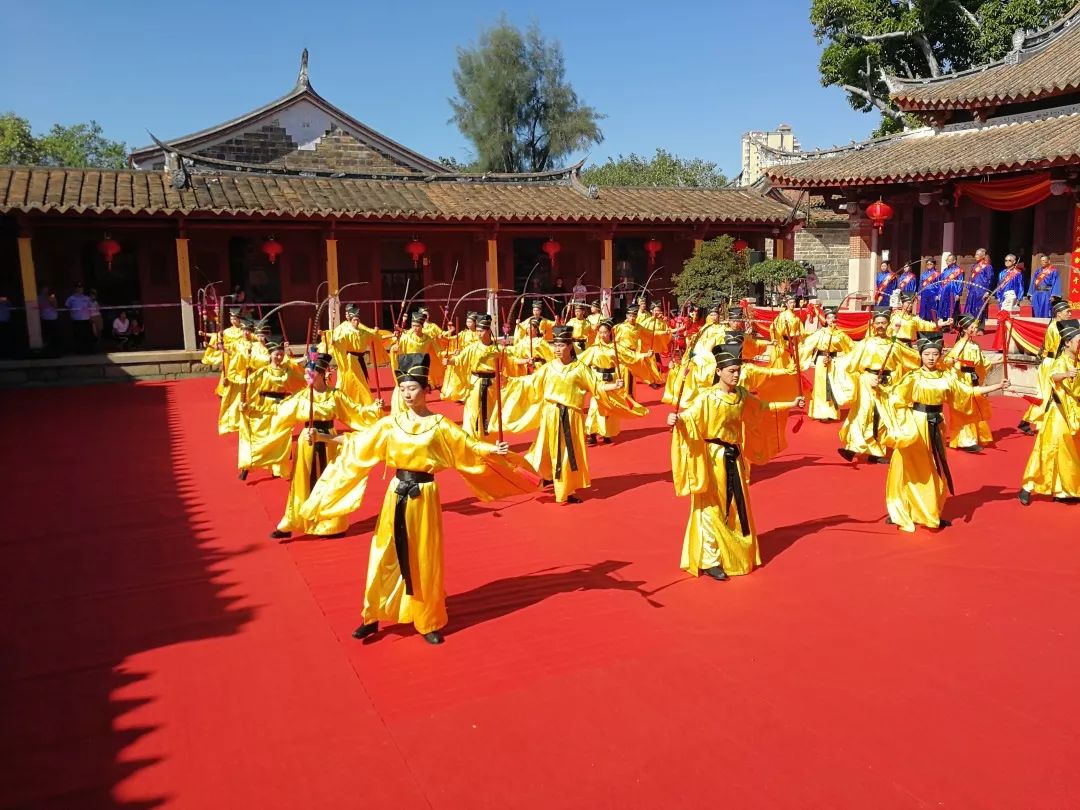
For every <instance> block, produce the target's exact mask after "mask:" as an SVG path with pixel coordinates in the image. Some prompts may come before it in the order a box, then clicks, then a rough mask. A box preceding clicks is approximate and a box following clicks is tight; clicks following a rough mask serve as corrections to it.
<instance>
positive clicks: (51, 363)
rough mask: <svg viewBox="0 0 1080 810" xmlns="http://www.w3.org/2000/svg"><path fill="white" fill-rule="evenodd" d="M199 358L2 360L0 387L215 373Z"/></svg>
mask: <svg viewBox="0 0 1080 810" xmlns="http://www.w3.org/2000/svg"><path fill="white" fill-rule="evenodd" d="M201 357H202V352H185V351H159V352H111V353H109V354H91V355H76V356H72V357H55V358H53V357H50V358H44V359H40V360H4V361H0V387H3V388H18V387H22V386H31V385H84V384H86V383H99V382H100V383H105V382H138V381H145V380H177V379H180V378H182V377H211V376H216V374H217V371H216V370H214V369H211V368H209V367H207V366H204V365H203V364H202V363H200V362H199V360H200V358H201Z"/></svg>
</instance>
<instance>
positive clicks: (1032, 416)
mask: <svg viewBox="0 0 1080 810" xmlns="http://www.w3.org/2000/svg"><path fill="white" fill-rule="evenodd" d="M1071 319H1072V309H1071V308H1070V307H1069V302H1068V301H1064V300H1062V299H1061V298H1056V297H1055V298H1054V299H1053V302H1052V303H1051V304H1050V323H1048V324H1047V325H1046V334H1045V335H1044V336H1043V345H1042V351H1041V352H1040V353H1039V357H1040V361H1039V377H1038V379H1039V397H1040V398H1041V399H1042V404H1032V405H1030V406H1029V407H1028V409H1027V411H1026V412H1025V413H1024V418H1023V419H1021V420H1020V424H1019V425H1018V426H1017V427H1019V428H1020V430H1021V432H1023V433H1026V434H1027V435H1028V436H1034V435H1035V429H1034V427H1033V425H1035V424H1036V423H1037V422H1039V421H1040V419H1041V417H1042V415H1043V412H1044V410H1045V407H1046V404H1047V401H1048V399H1049V397H1050V367H1051V366H1052V365H1053V364H1054V359H1055V358H1056V357H1057V356H1058V350H1059V348H1060V346H1061V333H1060V332H1058V324H1060V323H1061V321H1066V320H1071Z"/></svg>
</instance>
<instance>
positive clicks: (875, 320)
mask: <svg viewBox="0 0 1080 810" xmlns="http://www.w3.org/2000/svg"><path fill="white" fill-rule="evenodd" d="M914 305H915V295H914V294H911V293H904V294H902V295H901V296H900V301H899V305H898V307H897V308H896V309H892V308H889V307H881V308H878V309H875V310H874V311H873V312H872V313H871V315H870V323H869V328H868V332H867V335H866V337H865V338H863V339H862V340H859V341H853V340H852V338H851V337H850V336H849V335H848V334H847V333H846V332H845V331H844V330H842V329H841V328H840V327H839V326H838V325H837V311H836V310H835V309H828V308H827V309H825V310H823V313H824V315H823V319H822V322H821V323H820V324H819V325H818V328H816V329H814V330H813V331H810V330H809V329H808V326H807V323H804V320H803V319H802V318H800V317H799V314H798V313H797V312H796V310H795V300H794V298H792V297H789V298H788V299H786V300H785V306H784V309H783V310H782V311H781V312H780V313H779V314H778V315H777V317H776V318H775V319H774V320H773V321H772V322H771V324H770V325H769V330H768V337H767V338H764V339H763V338H759V337H758V336H756V335H755V334H754V332H753V329H752V326H753V321H752V318H751V317H750V311H749V309H747V308H746V307H732V308H729V307H728V306H726V305H717V306H714V307H712V308H711V309H710V310H708V312H707V313H705V315H704V319H703V320H702V319H701V313H700V312H698V311H697V310H696V309H695V308H693V307H690V308H689V310H688V312H687V315H686V316H685V317H683V318H681V319H680V320H679V322H678V323H677V324H676V325H673V324H672V322H670V321H669V319H667V318H665V317H664V313H663V309H662V307H660V306H659V305H655V306H653V307H651V308H648V309H647V308H646V302H645V300H644V299H641V300H640V301H639V302H638V306H637V308H636V309H635V308H633V307H632V308H631V309H630V311H629V312H627V313H626V315H625V317H624V318H623V319H621V322H620V323H619V324H615V323H614V322H613V321H612V320H611V319H610V318H607V317H605V316H604V315H603V314H601V313H600V311H599V309H600V308H599V306H591V307H587V306H585V305H578V306H576V307H575V308H574V309H575V312H574V316H573V317H572V318H569V319H568V320H567V322H566V323H565V324H563V323H558V322H557V321H552V320H548V319H546V318H545V317H544V316H543V309H542V306H541V305H540V304H539V303H537V305H536V306H534V308H533V314H532V316H530V317H528V318H525V319H523V320H522V321H521V322H520V323H518V324H516V325H515V327H514V336H513V338H512V340H506V339H498V338H497V337H496V333H495V329H494V328H493V324H492V319H491V317H490V316H489V315H486V314H481V313H470V314H469V316H468V318H467V320H466V327H465V328H464V329H463V330H461V332H460V333H458V332H456V331H455V330H454V329H452V328H450V327H449V326H448V327H447V328H440V327H438V326H437V325H435V324H432V323H431V322H430V320H429V318H428V315H427V312H426V311H425V310H424V309H423V308H420V309H418V310H417V311H415V312H414V313H412V315H411V324H410V328H409V329H408V330H404V331H398V332H386V331H383V330H379V329H375V328H372V327H369V326H367V325H365V324H363V323H362V322H361V320H360V314H359V310H358V309H357V308H356V307H353V306H350V307H348V308H347V309H346V320H345V321H343V322H342V323H341V324H339V325H338V326H337V327H336V328H334V329H333V330H328V331H326V332H324V333H322V335H321V336H320V338H319V340H318V342H317V343H316V342H314V341H313V342H312V345H311V346H310V347H309V350H308V353H307V355H305V357H303V358H301V359H296V358H293V357H292V356H290V354H289V353H288V352H287V348H288V347H287V346H286V345H285V344H284V342H283V341H282V340H281V339H280V337H278V336H273V335H270V334H269V330H267V329H266V328H265V326H264V325H262V324H256V323H253V322H251V321H244V320H242V319H241V318H240V317H239V313H237V314H236V316H235V317H234V318H233V322H232V325H231V326H230V327H229V328H228V329H225V330H224V331H223V332H222V333H221V334H220V335H216V336H213V340H212V342H211V344H210V346H209V348H208V349H207V351H206V354H205V356H204V362H205V363H207V364H209V365H220V367H221V375H220V378H219V383H218V389H217V392H218V394H219V395H220V397H221V405H220V412H219V426H218V427H219V432H221V433H232V432H236V433H237V434H238V435H239V454H238V466H239V468H240V476H241V478H244V477H246V476H247V474H248V473H249V471H251V470H254V469H265V470H268V471H269V472H271V473H272V474H273V475H276V476H280V477H282V478H288V479H289V480H290V487H289V492H288V496H287V500H286V506H285V509H284V514H283V516H282V519H281V521H280V522H279V523H278V525H277V527H276V528H275V529H274V531H273V532H272V533H271V536H272V537H274V538H286V537H289V536H290V535H291V534H292V533H294V532H299V533H303V534H309V535H316V536H322V537H340V536H343V534H344V532H345V530H346V528H347V521H348V517H349V515H350V514H351V513H352V512H354V511H355V510H356V509H357V508H358V507H359V506H360V504H361V502H362V500H363V498H364V495H365V492H366V488H367V483H368V476H369V474H370V473H371V471H372V470H373V469H374V468H375V467H376V466H377V465H379V464H383V465H385V466H386V468H387V469H393V470H395V474H394V475H395V481H394V483H393V484H392V485H391V486H390V487H389V488H388V490H387V492H386V495H385V498H384V500H383V505H382V509H381V511H380V514H379V518H378V523H377V526H376V529H375V535H374V537H373V539H372V544H371V554H370V558H369V566H368V572H367V582H366V586H365V592H364V603H363V621H362V623H361V625H360V626H359V627H358V628H357V630H356V631H355V633H354V636H355V637H356V638H360V639H366V638H368V637H370V636H372V635H373V634H374V633H376V632H377V631H378V628H379V623H380V622H384V623H387V622H400V623H410V622H411V623H412V624H414V625H415V627H416V629H417V631H418V632H419V633H420V634H421V635H423V637H424V638H425V639H426V640H427V641H428V642H430V643H435V644H437V643H441V642H442V640H443V637H442V633H441V630H442V628H444V627H445V625H446V624H447V616H446V607H445V590H444V585H443V575H442V519H441V506H440V501H439V490H438V486H437V484H436V481H435V474H436V473H438V472H440V471H442V470H446V469H450V468H453V469H456V470H457V471H458V472H459V473H460V474H461V475H462V477H463V478H464V480H465V481H466V483H467V485H468V486H469V487H470V489H471V490H472V491H473V492H474V493H475V494H476V495H477V497H479V498H481V499H485V500H493V499H500V498H507V497H511V496H515V495H527V494H530V493H536V492H537V491H538V489H545V488H548V487H551V488H552V490H553V493H554V500H555V501H556V502H557V503H562V504H573V503H579V502H580V496H579V495H578V494H577V493H579V492H581V491H583V490H586V489H588V488H589V486H590V478H589V467H588V456H587V448H588V447H590V446H596V445H598V444H603V443H608V442H610V441H611V440H612V439H614V438H615V437H617V436H618V435H619V433H620V430H621V425H622V423H623V421H624V420H626V419H631V418H640V417H642V416H645V415H646V414H647V413H648V410H647V409H646V408H645V407H644V406H643V405H641V403H639V402H638V401H637V400H636V399H635V398H634V396H633V386H634V384H635V381H636V382H637V384H645V385H649V386H653V387H656V388H661V387H662V388H663V389H664V390H663V394H662V397H661V401H662V402H663V403H665V404H667V405H669V406H671V407H672V409H673V410H672V412H671V413H669V415H668V417H667V424H668V425H669V427H670V428H671V429H672V442H671V463H672V474H673V482H674V486H675V491H676V493H677V494H678V495H683V496H689V498H690V519H689V521H688V524H687V527H686V531H685V533H684V538H683V547H682V558H681V567H682V568H683V569H684V570H686V571H688V572H689V573H690V574H693V575H695V576H696V575H699V574H705V575H706V576H708V577H711V578H712V579H715V580H721V581H722V580H726V579H728V578H729V577H730V576H733V575H742V574H747V573H749V572H751V571H752V570H753V569H754V568H755V567H756V566H758V565H760V555H759V551H758V542H757V533H756V530H755V526H754V518H753V511H752V509H751V507H750V500H749V484H750V478H751V470H752V467H753V465H755V464H758V465H760V464H762V463H765V462H767V461H768V460H769V459H771V458H773V457H774V456H775V455H776V454H777V453H779V452H781V451H782V450H783V449H784V448H785V447H786V444H787V432H788V431H787V420H788V415H789V413H790V412H791V411H792V409H795V408H804V407H805V409H806V416H807V417H809V418H810V419H814V420H819V421H822V422H841V420H842V423H841V426H840V441H841V445H842V446H841V447H840V448H839V452H840V454H841V455H842V456H843V457H844V458H845V459H847V460H849V461H855V460H857V459H860V458H865V459H867V461H869V462H870V463H881V464H888V465H889V471H888V475H887V481H886V493H885V501H886V506H887V511H888V517H887V519H886V521H887V522H888V523H891V524H894V525H896V526H897V527H898V528H899V529H901V530H904V531H908V532H910V531H914V530H915V527H916V525H922V526H925V527H928V528H932V529H936V528H942V527H945V526H948V525H949V523H948V521H947V520H945V519H943V518H942V517H941V512H942V508H943V507H944V505H945V502H946V498H947V496H948V494H949V493H952V492H953V489H954V483H953V479H952V475H951V472H950V469H949V463H948V457H947V450H946V442H948V446H949V447H952V448H955V449H958V450H965V451H968V452H973V453H977V452H979V451H980V450H981V448H982V447H983V446H985V445H987V444H989V443H990V442H992V441H993V437H992V434H991V433H990V427H989V417H990V403H989V400H988V399H987V395H989V394H991V393H993V392H995V391H998V390H1001V389H1003V388H1006V387H1008V382H1007V381H1002V382H1001V383H998V384H996V385H986V384H984V383H985V377H986V374H987V372H988V370H989V362H988V360H987V358H985V357H984V356H983V354H982V351H981V350H980V349H979V347H978V346H977V345H976V343H975V342H974V341H973V340H972V337H973V336H974V334H975V333H976V331H977V329H978V327H979V322H978V318H977V317H974V316H971V315H967V314H965V315H961V316H960V317H959V318H958V319H957V320H956V322H955V326H956V327H957V329H958V332H959V334H958V337H957V340H956V342H955V344H954V345H953V346H952V347H950V348H949V349H948V350H946V349H945V347H944V341H943V338H942V334H941V332H940V329H941V328H942V327H945V326H949V325H953V322H952V320H951V319H944V320H941V319H939V320H935V321H928V320H926V319H924V318H921V317H920V316H919V315H918V314H916V313H915V312H914V311H913V309H914ZM590 309H592V310H593V312H592V313H591V314H590V313H589V310H590ZM1053 309H1054V315H1055V320H1054V321H1053V322H1052V323H1051V324H1050V327H1049V329H1048V331H1047V339H1046V342H1045V345H1044V351H1043V353H1044V359H1043V362H1042V366H1041V367H1040V386H1041V387H1042V390H1041V391H1040V395H1041V397H1040V400H1039V404H1038V405H1032V407H1031V408H1030V409H1029V412H1028V413H1027V414H1025V417H1024V422H1023V423H1022V427H1024V428H1025V430H1026V431H1030V432H1032V433H1036V434H1037V438H1036V441H1035V447H1034V449H1033V450H1032V453H1031V458H1030V460H1029V462H1028V464H1027V468H1026V469H1025V472H1024V478H1023V483H1022V488H1021V490H1020V495H1019V497H1020V500H1021V502H1022V503H1024V504H1025V505H1026V504H1028V503H1030V500H1031V495H1032V494H1040V495H1048V496H1052V497H1055V498H1057V499H1059V500H1065V501H1075V500H1077V499H1080V382H1078V380H1077V354H1078V351H1080V324H1078V322H1077V321H1076V320H1074V319H1072V318H1071V312H1070V311H1069V309H1068V305H1067V303H1065V302H1062V301H1058V302H1057V303H1055V304H1054V305H1053ZM559 320H561V319H559ZM680 332H682V333H684V334H683V335H681V337H683V338H684V339H685V341H686V351H685V352H684V353H683V354H682V356H681V357H680V358H678V359H675V357H674V356H672V355H669V354H668V350H669V348H670V343H671V341H672V339H673V338H676V337H680ZM685 333H689V336H688V337H687V336H686V334H685ZM665 355H667V356H669V357H671V363H670V365H669V367H668V368H667V369H666V372H665V369H664V367H663V362H662V358H663V357H664V356H665ZM369 362H370V364H371V366H372V367H370V368H369V365H368V363H369ZM380 366H388V367H389V368H390V369H391V372H392V374H393V377H394V382H393V384H392V385H390V384H388V385H387V390H388V391H389V392H390V398H389V401H388V402H386V401H384V398H383V396H382V382H381V379H380V377H379V373H380V372H379V368H380ZM331 369H336V385H331V384H330V382H329V379H328V375H329V373H330V371H331ZM811 370H812V371H813V378H812V380H810V381H808V380H807V379H806V378H805V377H804V374H806V373H808V372H810V371H811ZM369 372H374V375H373V376H374V382H375V391H374V392H373V391H372V388H371V382H372V374H370V373H369ZM435 388H440V389H441V391H440V394H441V397H442V398H443V399H444V400H453V401H457V402H461V403H462V404H463V408H462V422H461V424H460V425H459V424H457V423H456V422H453V421H451V420H450V419H449V418H447V416H446V415H444V414H439V413H435V412H433V411H432V410H431V409H430V407H429V399H430V397H431V396H432V395H433V394H432V391H433V389H435ZM807 389H808V390H807ZM946 405H947V406H948V414H947V416H948V419H946V409H945V408H946ZM387 411H388V412H387ZM845 412H846V413H845ZM339 424H340V425H344V426H346V427H347V428H349V430H348V431H347V432H344V433H342V432H339V429H338V425H339ZM532 430H535V431H536V435H535V438H534V440H533V442H532V444H531V446H530V447H529V449H528V450H527V451H526V452H525V453H524V454H518V453H514V452H511V451H510V449H509V444H508V443H507V442H506V440H505V438H504V436H505V434H506V433H523V432H526V431H532ZM536 479H539V481H537V480H536Z"/></svg>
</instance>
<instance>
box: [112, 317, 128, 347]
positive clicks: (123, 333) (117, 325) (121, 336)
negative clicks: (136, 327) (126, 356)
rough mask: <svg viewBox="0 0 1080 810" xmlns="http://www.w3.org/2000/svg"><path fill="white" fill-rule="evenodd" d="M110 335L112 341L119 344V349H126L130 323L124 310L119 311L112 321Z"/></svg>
mask: <svg viewBox="0 0 1080 810" xmlns="http://www.w3.org/2000/svg"><path fill="white" fill-rule="evenodd" d="M112 334H113V340H115V341H116V342H117V343H119V344H120V348H121V349H126V348H128V344H129V342H130V341H131V321H130V320H129V319H128V316H127V312H126V311H125V310H120V314H119V315H117V316H116V318H115V319H114V320H113V322H112Z"/></svg>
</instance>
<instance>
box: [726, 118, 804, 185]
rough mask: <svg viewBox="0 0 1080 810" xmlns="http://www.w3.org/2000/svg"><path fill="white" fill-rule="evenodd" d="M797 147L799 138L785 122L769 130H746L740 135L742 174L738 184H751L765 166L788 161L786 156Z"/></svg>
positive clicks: (796, 150)
mask: <svg viewBox="0 0 1080 810" xmlns="http://www.w3.org/2000/svg"><path fill="white" fill-rule="evenodd" d="M799 149H800V147H799V139H798V138H796V137H795V133H793V132H792V131H791V127H789V126H788V125H787V124H781V125H780V126H778V127H777V128H776V129H775V130H773V131H771V132H764V131H754V132H747V133H746V134H744V135H743V136H742V175H741V176H740V180H739V184H740V185H743V186H749V185H753V184H754V183H756V182H757V181H758V179H759V178H760V177H761V175H762V174H763V173H764V169H765V168H767V167H769V166H772V165H775V164H777V163H786V162H788V160H790V158H789V157H788V156H790V155H792V154H793V153H795V152H798V151H799ZM785 158H788V159H787V160H785Z"/></svg>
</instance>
